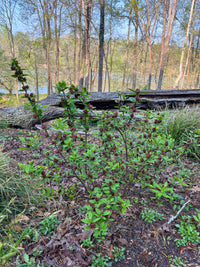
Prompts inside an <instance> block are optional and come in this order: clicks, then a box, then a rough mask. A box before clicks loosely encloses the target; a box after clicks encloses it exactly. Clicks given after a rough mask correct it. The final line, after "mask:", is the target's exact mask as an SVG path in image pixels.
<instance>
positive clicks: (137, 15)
mask: <svg viewBox="0 0 200 267" xmlns="http://www.w3.org/2000/svg"><path fill="white" fill-rule="evenodd" d="M138 5H139V1H138V0H136V1H135V2H134V13H135V25H134V26H135V40H134V48H133V84H132V89H134V90H135V89H136V83H137V65H138V27H139V14H138V11H139V8H138Z"/></svg>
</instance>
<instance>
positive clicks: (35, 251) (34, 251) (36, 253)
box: [33, 248, 43, 258]
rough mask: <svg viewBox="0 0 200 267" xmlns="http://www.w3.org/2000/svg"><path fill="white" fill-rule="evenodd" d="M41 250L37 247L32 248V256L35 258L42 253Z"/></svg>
mask: <svg viewBox="0 0 200 267" xmlns="http://www.w3.org/2000/svg"><path fill="white" fill-rule="evenodd" d="M42 252H43V250H39V249H37V248H34V249H33V256H34V257H35V258H37V257H38V256H40V255H41V254H42Z"/></svg>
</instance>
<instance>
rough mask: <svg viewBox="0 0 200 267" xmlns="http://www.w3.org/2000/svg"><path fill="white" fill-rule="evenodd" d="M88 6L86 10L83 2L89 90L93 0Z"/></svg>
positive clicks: (86, 80) (86, 79)
mask: <svg viewBox="0 0 200 267" xmlns="http://www.w3.org/2000/svg"><path fill="white" fill-rule="evenodd" d="M86 3H87V6H86V9H87V10H85V2H84V0H82V6H83V15H84V21H85V52H86V54H85V61H86V67H87V70H86V76H85V87H86V89H87V90H88V87H89V75H90V68H91V61H90V31H91V8H92V0H88V1H87V2H86Z"/></svg>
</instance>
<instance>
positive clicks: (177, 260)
mask: <svg viewBox="0 0 200 267" xmlns="http://www.w3.org/2000/svg"><path fill="white" fill-rule="evenodd" d="M170 262H171V263H173V266H174V267H183V266H186V264H185V263H184V262H183V260H182V258H181V257H177V256H174V257H173V258H170Z"/></svg>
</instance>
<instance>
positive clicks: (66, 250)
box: [0, 129, 200, 267]
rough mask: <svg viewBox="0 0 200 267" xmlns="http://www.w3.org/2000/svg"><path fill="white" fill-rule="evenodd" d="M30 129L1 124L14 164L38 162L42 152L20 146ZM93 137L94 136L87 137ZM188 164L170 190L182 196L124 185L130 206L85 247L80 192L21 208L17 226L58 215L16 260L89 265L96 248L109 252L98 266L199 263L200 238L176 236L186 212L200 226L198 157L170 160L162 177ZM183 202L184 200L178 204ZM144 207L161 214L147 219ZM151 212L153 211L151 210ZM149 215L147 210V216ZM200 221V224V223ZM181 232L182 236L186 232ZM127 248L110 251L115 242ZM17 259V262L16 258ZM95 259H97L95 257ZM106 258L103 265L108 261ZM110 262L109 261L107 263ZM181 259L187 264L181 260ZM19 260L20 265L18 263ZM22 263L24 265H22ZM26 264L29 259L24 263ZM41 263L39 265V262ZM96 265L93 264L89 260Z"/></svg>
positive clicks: (45, 142)
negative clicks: (198, 217)
mask: <svg viewBox="0 0 200 267" xmlns="http://www.w3.org/2000/svg"><path fill="white" fill-rule="evenodd" d="M31 134H32V135H34V134H35V131H28V130H20V129H0V144H1V143H3V152H5V153H8V155H9V157H10V158H11V159H12V164H16V168H17V163H18V162H21V163H23V164H24V163H26V162H27V163H28V162H29V161H34V162H35V164H36V165H37V164H40V162H41V161H42V158H41V155H39V154H37V153H36V154H34V153H30V151H26V150H18V148H20V147H21V146H22V144H21V142H20V140H19V136H24V137H25V136H30V135H31ZM41 141H42V142H43V146H44V147H45V146H48V138H44V139H42V140H41ZM90 141H91V142H92V137H91V140H90ZM183 169H187V170H188V172H189V173H190V178H187V177H185V182H186V183H187V184H188V186H187V187H185V188H180V187H177V188H176V187H173V190H174V193H176V194H177V195H179V197H180V196H181V198H180V199H182V202H180V201H179V202H177V203H176V206H177V207H178V208H176V209H175V203H174V202H172V201H171V202H170V201H169V200H167V199H165V198H161V199H160V200H158V199H155V198H154V196H155V194H154V193H153V192H150V191H149V190H147V189H145V188H142V187H141V185H140V184H132V186H131V187H129V190H128V191H127V195H126V198H127V199H129V200H130V203H131V206H130V207H129V208H128V210H127V211H126V212H125V213H124V214H122V215H119V214H116V216H115V220H114V222H112V223H111V224H110V228H109V233H108V235H107V237H106V240H105V241H104V242H102V243H93V247H84V246H83V244H82V241H81V240H82V239H87V238H89V237H90V236H91V240H93V237H92V230H89V231H84V227H85V224H84V223H83V222H82V221H81V220H82V218H84V216H85V214H84V212H83V211H82V209H81V207H82V206H83V204H84V203H87V201H88V200H87V199H84V195H80V197H79V199H78V202H76V203H75V202H74V201H73V199H67V198H66V199H65V198H57V199H48V201H42V202H41V204H39V205H36V204H35V206H32V207H29V209H28V210H26V211H25V214H24V217H23V218H24V219H22V220H21V221H20V222H19V223H18V228H17V227H16V231H19V232H21V231H23V229H24V228H25V227H28V226H29V227H31V228H33V229H38V225H39V222H41V221H42V220H44V218H45V217H48V216H50V215H52V214H55V215H56V216H57V220H58V221H59V223H58V224H56V225H55V227H54V229H53V230H52V232H51V233H50V234H47V235H43V234H41V233H40V238H39V239H38V240H37V239H36V240H25V241H23V242H22V243H21V244H20V246H21V247H23V248H24V250H22V251H21V253H20V255H19V256H18V261H19V263H23V260H24V254H25V253H26V254H28V255H29V258H32V257H33V258H35V259H36V261H40V264H43V265H41V266H55V267H61V266H62V267H64V266H74V267H78V266H80V267H84V266H91V264H92V257H93V256H95V255H97V254H100V255H101V256H102V257H106V256H108V257H109V260H108V262H107V263H105V265H100V264H99V265H98V264H97V263H96V266H97V267H98V266H118V267H120V266H123V267H125V266H131V267H134V266H138V267H139V266H140V267H147V266H155V267H156V266H157V267H168V266H188V267H189V266H192V267H195V266H200V243H198V244H196V245H194V244H193V243H191V242H188V244H187V246H184V247H183V246H178V245H177V244H176V242H175V240H176V239H181V238H183V236H181V235H180V232H179V231H178V227H177V225H179V226H180V224H181V221H183V218H185V219H184V220H185V222H187V220H188V219H187V218H190V219H189V220H188V224H192V223H193V224H194V225H196V229H197V230H198V232H199V231H200V227H199V226H198V225H197V224H196V222H193V221H194V220H192V221H191V218H192V217H193V215H194V214H195V213H196V210H197V209H199V210H200V180H199V173H200V166H199V163H198V162H195V161H190V160H188V159H186V158H185V159H183V161H182V163H181V164H180V166H179V167H178V168H177V166H173V165H172V166H170V169H166V170H163V172H162V173H161V176H160V177H159V180H160V181H167V179H168V176H170V175H175V174H176V173H178V172H180V171H182V170H183ZM71 182H72V181H69V180H67V179H65V180H64V181H63V183H64V184H65V186H66V187H67V186H68V185H67V183H71ZM188 200H190V203H188V204H187V205H186V206H185V208H184V209H183V210H182V211H181V214H180V215H179V216H177V218H175V219H174V220H173V221H172V222H170V223H168V221H169V219H170V218H171V217H172V216H175V215H176V214H177V212H178V211H179V210H180V209H181V207H182V206H183V204H184V203H185V202H187V201H188ZM181 203H183V204H181ZM144 210H154V211H157V212H158V213H160V214H163V218H162V219H160V220H158V219H156V220H155V221H154V220H153V215H152V217H151V215H149V220H150V221H151V222H147V221H145V220H144V219H145V216H144V217H143V218H142V216H141V214H142V213H143V212H144ZM154 214H155V213H154ZM147 217H148V216H146V219H148V218H147ZM199 225H200V224H199ZM187 234H188V235H189V234H190V233H189V230H188V233H185V236H186V237H185V238H187ZM114 247H118V248H125V250H124V252H123V250H118V251H115V252H113V248H114ZM14 262H15V263H14ZM96 262H97V261H96ZM106 264H107V265H106ZM109 264H110V265H109ZM184 264H185V265H184ZM7 266H16V257H15V258H13V263H12V261H10V262H9V264H8V265H7ZM18 266H20V265H18ZM21 266H25V265H21ZM26 266H30V265H26ZM38 266H40V265H38ZM93 266H95V265H93Z"/></svg>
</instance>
